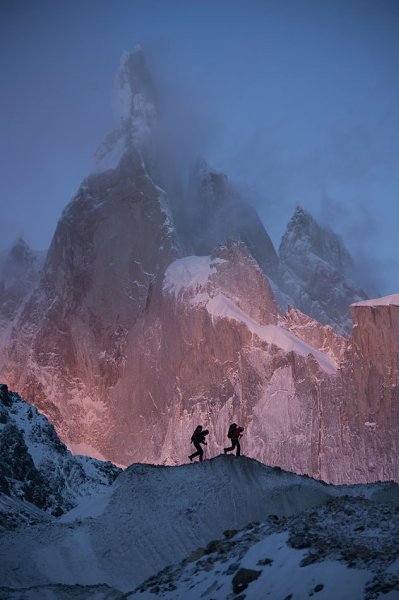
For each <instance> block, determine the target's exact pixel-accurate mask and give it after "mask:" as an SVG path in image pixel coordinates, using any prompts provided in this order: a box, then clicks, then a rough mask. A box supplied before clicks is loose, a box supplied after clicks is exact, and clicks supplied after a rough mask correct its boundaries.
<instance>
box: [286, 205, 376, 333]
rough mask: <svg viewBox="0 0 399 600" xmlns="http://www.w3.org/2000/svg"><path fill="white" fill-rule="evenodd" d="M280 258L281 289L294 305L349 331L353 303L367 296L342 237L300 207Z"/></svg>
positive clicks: (322, 321)
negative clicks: (355, 277)
mask: <svg viewBox="0 0 399 600" xmlns="http://www.w3.org/2000/svg"><path fill="white" fill-rule="evenodd" d="M279 258H280V269H281V274H282V275H281V282H282V285H281V288H282V290H283V291H284V292H285V293H286V294H288V295H289V296H291V298H293V301H294V305H295V306H297V307H298V308H299V309H300V310H301V311H302V312H304V313H305V314H307V315H310V316H312V317H313V318H315V319H317V320H318V321H320V322H321V323H324V324H328V323H333V324H334V326H335V327H336V328H337V329H338V331H339V332H340V333H345V334H348V333H349V332H350V329H351V321H350V318H349V311H348V308H349V305H350V304H352V303H353V302H358V301H359V300H364V299H365V298H367V296H366V294H365V292H364V291H363V290H362V289H360V288H359V287H358V286H357V285H356V284H355V283H354V282H353V281H352V280H351V278H350V276H351V272H352V271H353V261H352V258H351V256H350V254H349V252H348V251H347V250H346V248H345V246H344V244H343V242H342V240H341V238H340V237H339V236H338V235H336V234H335V233H334V232H333V231H331V229H330V228H328V227H326V226H322V225H320V224H319V223H318V222H317V221H316V220H315V219H314V218H313V217H312V215H311V214H310V213H308V212H307V211H306V210H304V209H303V208H302V207H300V206H297V207H296V209H295V212H294V215H293V216H292V218H291V220H290V221H289V223H288V225H287V229H286V232H285V234H284V236H283V239H282V241H281V244H280V249H279Z"/></svg>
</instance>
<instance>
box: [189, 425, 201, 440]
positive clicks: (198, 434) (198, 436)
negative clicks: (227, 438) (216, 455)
mask: <svg viewBox="0 0 399 600" xmlns="http://www.w3.org/2000/svg"><path fill="white" fill-rule="evenodd" d="M202 440H203V431H202V427H200V426H198V427H196V428H195V431H194V433H193V435H192V436H191V441H192V442H193V443H194V442H197V443H200V442H201V441H202Z"/></svg>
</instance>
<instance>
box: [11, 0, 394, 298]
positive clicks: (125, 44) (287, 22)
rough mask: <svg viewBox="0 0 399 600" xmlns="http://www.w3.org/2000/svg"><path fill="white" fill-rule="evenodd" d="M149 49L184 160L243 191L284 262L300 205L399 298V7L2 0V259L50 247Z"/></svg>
mask: <svg viewBox="0 0 399 600" xmlns="http://www.w3.org/2000/svg"><path fill="white" fill-rule="evenodd" d="M137 43H142V44H143V46H144V48H145V49H146V50H148V56H149V62H150V64H151V66H152V68H153V69H154V72H155V74H156V77H157V78H158V80H159V82H160V86H161V88H162V89H163V90H166V95H168V94H169V99H170V98H172V99H173V98H175V99H176V102H175V103H173V102H172V103H171V105H173V104H174V105H175V106H176V107H177V108H176V110H175V114H173V110H172V111H171V120H172V122H173V120H174V119H175V120H176V127H177V133H176V137H175V138H174V139H171V144H173V143H179V144H180V143H181V144H184V143H185V144H187V143H191V140H192V147H193V148H195V149H196V150H198V152H201V153H202V154H203V155H205V156H207V157H208V159H209V160H210V162H211V163H212V165H213V166H214V167H216V168H217V169H221V170H224V171H225V172H226V173H227V174H228V175H229V177H230V178H231V179H232V180H233V181H235V182H236V183H237V185H239V186H240V187H241V188H242V189H243V190H245V193H246V195H247V196H248V197H249V198H250V199H251V200H252V201H253V202H255V203H256V205H257V207H258V209H259V212H260V214H261V217H262V218H263V220H264V223H265V226H266V228H267V230H268V232H269V233H270V235H271V236H272V238H273V241H274V242H275V244H276V246H277V247H278V244H279V241H280V238H281V235H282V233H283V232H284V229H285V225H286V223H287V221H288V220H289V218H290V217H291V215H292V212H293V210H294V208H295V205H296V204H301V205H302V206H304V207H305V208H307V209H308V210H310V211H311V212H312V214H313V215H314V216H315V217H316V218H318V219H319V220H321V221H323V222H326V223H329V224H330V225H331V226H332V228H333V229H334V230H335V231H336V232H338V233H340V234H341V235H342V236H343V238H344V241H345V243H346V244H347V246H348V247H349V249H350V251H351V252H352V253H353V254H354V255H355V257H356V258H357V259H359V260H360V261H361V264H363V265H364V269H363V270H364V275H365V278H366V281H367V279H368V278H370V277H371V279H376V280H377V281H378V283H379V285H380V290H381V292H382V293H384V294H385V293H394V292H399V260H398V256H397V247H398V245H397V242H396V239H397V236H398V221H399V218H398V217H399V193H398V191H399V135H398V134H399V60H398V59H399V2H397V1H396V0H392V1H391V0H375V1H370V0H364V1H358V0H356V1H355V0H343V1H339V0H331V1H330V0H292V1H284V0H272V1H267V0H263V1H257V0H241V1H234V0H230V1H226V2H225V1H218V0H212V1H206V0H202V1H194V0H192V1H190V0H184V1H177V0H160V1H155V0H142V1H141V0H108V1H106V0H80V1H76V0H69V1H66V0H65V1H57V0H51V1H45V0H30V1H27V0H18V1H17V0H10V1H8V0H1V3H0V44H1V53H0V61H1V64H0V67H1V70H0V74H1V96H0V103H1V104H0V120H1V138H0V182H1V196H0V223H1V232H2V233H1V238H0V249H2V248H5V247H6V246H8V245H9V244H11V243H12V242H13V240H14V239H15V238H16V237H17V236H18V235H20V234H22V235H23V236H24V237H25V239H26V240H27V242H28V243H29V244H30V245H31V246H32V247H34V248H36V249H43V248H46V247H47V246H48V245H49V243H50V240H51V237H52V234H53V232H54V228H55V225H56V222H57V220H58V218H59V216H60V214H61V211H62V209H63V207H64V206H65V205H66V204H67V202H68V201H69V200H70V199H71V197H72V196H73V195H74V193H75V192H76V189H77V188H78V186H79V184H80V182H81V180H82V179H83V178H84V177H85V176H86V175H87V174H88V172H89V170H90V168H91V164H92V155H93V153H94V151H95V150H96V148H97V146H98V144H99V143H100V142H101V140H102V138H103V137H104V135H105V134H106V133H107V132H108V131H109V130H110V129H111V128H112V127H113V117H112V110H111V90H112V84H113V79H114V75H115V71H116V69H117V66H118V63H119V58H120V55H121V53H122V51H123V50H124V49H125V48H131V47H133V46H134V45H136V44H137ZM173 90H175V91H173ZM183 108H184V110H183ZM183 138H185V139H184V140H183Z"/></svg>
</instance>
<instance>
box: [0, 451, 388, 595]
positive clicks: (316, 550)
mask: <svg viewBox="0 0 399 600" xmlns="http://www.w3.org/2000/svg"><path fill="white" fill-rule="evenodd" d="M398 504H399V490H398V486H397V485H395V484H390V483H388V484H372V485H367V486H331V485H326V484H323V483H322V482H318V481H315V480H312V479H310V478H307V477H300V476H297V475H294V474H291V473H286V472H283V471H280V470H279V469H272V468H269V467H266V466H264V465H262V464H260V463H258V462H257V461H255V460H252V459H249V458H246V457H240V458H236V457H234V456H219V457H216V458H214V459H212V460H209V461H204V462H203V463H194V464H190V465H182V466H180V467H164V466H152V465H132V466H131V467H129V468H128V469H126V470H125V471H124V472H123V473H122V474H121V475H119V477H118V478H117V479H116V480H115V482H114V484H113V485H112V486H111V487H110V488H108V490H104V491H103V492H102V493H100V494H96V495H93V497H92V500H91V501H89V499H88V498H85V499H82V500H81V502H80V504H79V505H78V506H77V507H75V508H74V509H73V510H72V511H71V512H70V513H67V514H65V515H63V516H62V517H61V518H59V519H57V520H53V521H52V522H51V523H39V524H33V525H31V526H29V527H27V526H20V527H19V528H17V529H16V530H15V531H6V532H3V533H2V535H1V538H0V564H1V581H2V586H3V587H2V588H0V598H15V599H16V598H18V599H23V598H29V600H35V599H36V598H37V599H39V598H51V599H53V598H57V599H59V598H98V599H100V598H101V599H103V598H104V599H105V598H122V597H125V598H126V597H128V598H135V597H138V598H153V597H154V598H155V597H157V596H159V597H165V598H170V599H172V598H173V599H176V600H177V599H179V598H181V599H183V598H192V599H196V598H206V599H208V600H211V599H212V598H214V599H215V600H216V599H222V598H233V597H234V598H235V597H236V594H238V592H237V591H236V592H235V593H233V591H234V590H233V588H234V589H236V590H238V589H239V586H240V585H243V584H242V583H239V582H238V583H237V581H239V580H240V578H242V577H244V580H245V581H246V579H245V577H248V574H247V575H245V573H246V572H245V571H243V569H249V570H250V571H258V572H259V573H258V574H257V578H256V580H255V579H254V580H253V581H252V582H250V583H248V582H247V583H246V584H245V585H247V586H248V587H247V588H246V589H245V592H244V594H245V598H252V599H258V598H263V597H270V598H273V599H274V598H280V597H281V598H282V599H284V598H286V597H289V594H293V595H292V599H294V598H295V599H301V598H305V597H306V598H307V597H308V595H309V594H310V593H311V592H312V591H313V592H312V593H316V591H315V588H316V587H317V586H323V587H322V589H320V590H319V588H318V591H317V594H318V596H317V597H318V598H329V599H330V598H331V599H332V598H340V599H341V598H342V599H345V598H348V600H349V599H352V600H356V598H359V599H360V598H363V597H364V598H367V599H368V600H372V598H379V597H380V596H379V592H378V593H377V592H376V594H377V595H373V593H374V592H373V593H372V592H367V594H368V595H363V593H365V592H364V590H365V589H366V587H367V586H369V587H370V586H374V587H376V586H377V587H376V589H377V591H378V590H379V589H387V588H388V587H389V586H390V588H392V589H391V590H390V591H391V592H392V593H391V595H384V599H387V598H388V599H392V598H394V597H395V596H394V595H392V594H395V593H398V591H397V590H396V588H395V586H397V573H396V571H395V562H394V561H395V559H396V560H397V557H398V553H399V542H398V536H397V533H398V531H399V529H398V525H399V513H398V511H397V506H398ZM248 524H250V525H248ZM240 530H241V531H240ZM215 540H217V541H215ZM179 563H180V564H179ZM396 564H397V563H396ZM170 565H175V566H170ZM159 571H162V572H161V573H160V574H158V575H157V573H158V572H159ZM236 575H237V577H236V578H235V579H234V577H235V576H236ZM249 576H250V577H254V575H253V573H252V575H251V574H250V575H249ZM150 577H151V580H150V581H149V582H147V583H145V580H147V579H148V578H150ZM395 578H396V579H395ZM233 579H234V582H233ZM81 586H89V587H84V588H83V587H81ZM101 586H103V587H101ZM234 586H235V587H234ZM237 586H238V587H237ZM24 588H29V590H25V591H23V590H24ZM135 589H136V591H134V590H135ZM370 589H371V588H370ZM373 589H374V588H373ZM398 589H399V588H398ZM16 590H18V591H16ZM142 590H143V591H142ZM123 592H124V593H128V594H127V596H124V595H123V594H122V593H123ZM346 593H347V595H344V594H346ZM18 594H19V595H18ZM25 594H26V595H25ZM334 594H335V596H334ZM396 597H397V596H396Z"/></svg>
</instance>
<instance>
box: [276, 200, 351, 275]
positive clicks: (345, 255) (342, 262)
mask: <svg viewBox="0 0 399 600" xmlns="http://www.w3.org/2000/svg"><path fill="white" fill-rule="evenodd" d="M305 249H306V250H308V251H310V252H312V253H313V254H315V255H316V256H318V257H319V258H321V259H322V260H325V261H326V262H327V263H329V264H330V265H332V266H333V267H334V268H335V269H336V270H337V271H338V272H339V273H342V274H343V275H345V274H346V275H348V274H350V271H351V270H352V269H353V260H352V257H351V256H350V254H349V252H348V251H347V250H346V248H345V247H344V245H343V242H342V240H341V238H340V237H339V236H338V235H337V234H335V233H334V232H333V231H332V230H331V229H330V228H329V227H327V226H324V227H323V226H322V225H320V224H319V223H318V222H317V221H316V220H315V219H314V218H313V216H312V215H311V214H310V213H309V212H307V211H306V210H305V209H304V208H302V207H301V206H299V205H298V206H297V207H296V209H295V212H294V214H293V216H292V218H291V220H290V221H289V223H288V225H287V230H286V232H285V234H284V236H283V239H282V241H281V244H280V257H281V258H282V259H283V260H284V259H286V258H288V259H290V255H291V254H292V253H294V252H295V253H296V252H297V251H298V250H299V251H300V252H302V253H303V251H304V250H305Z"/></svg>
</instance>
